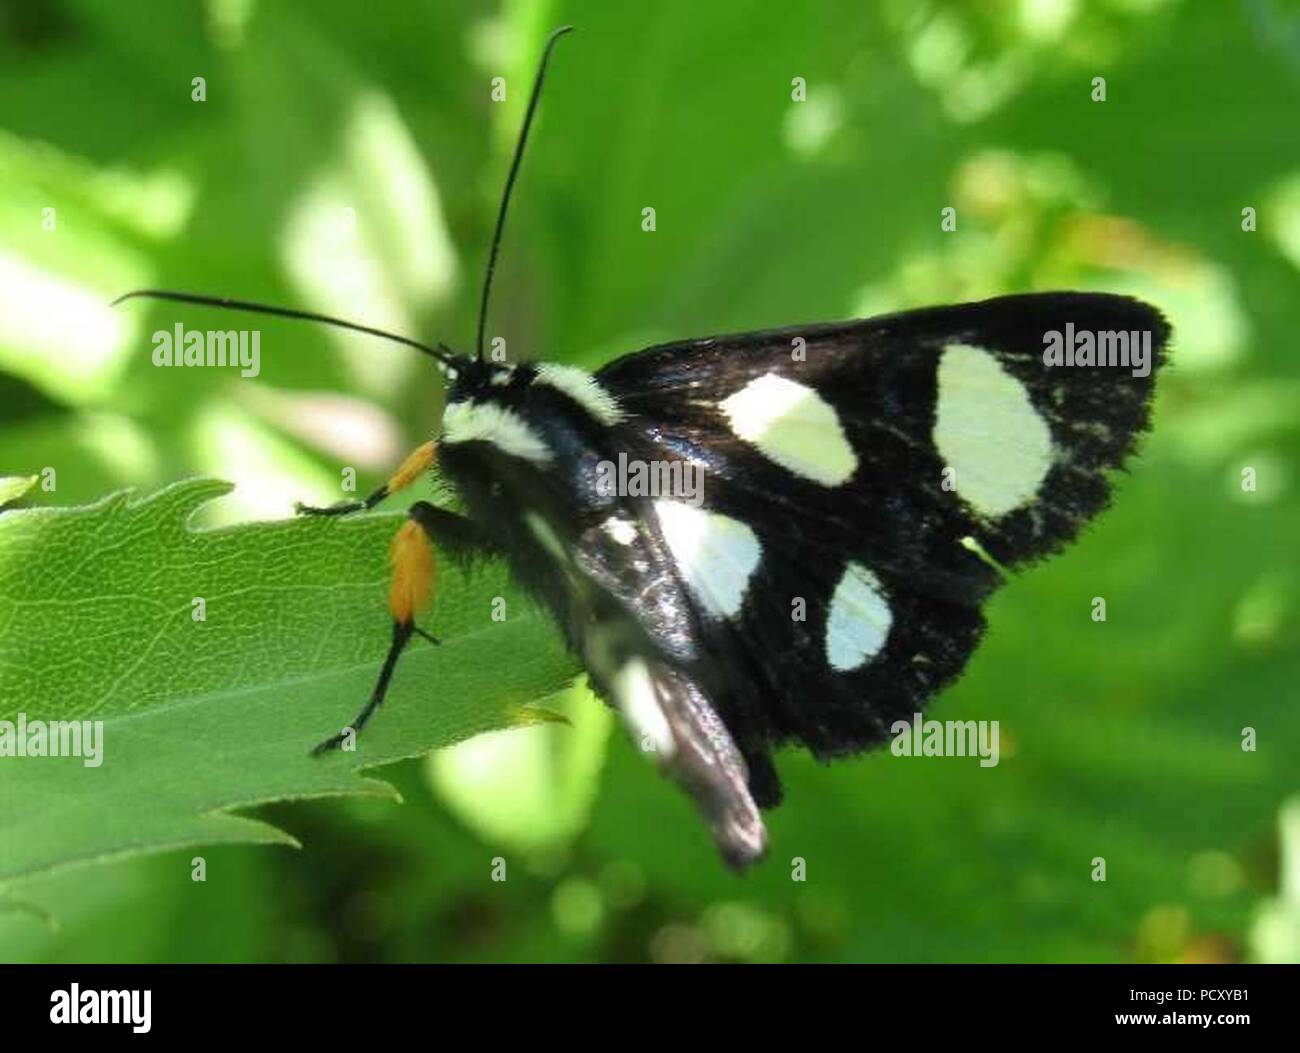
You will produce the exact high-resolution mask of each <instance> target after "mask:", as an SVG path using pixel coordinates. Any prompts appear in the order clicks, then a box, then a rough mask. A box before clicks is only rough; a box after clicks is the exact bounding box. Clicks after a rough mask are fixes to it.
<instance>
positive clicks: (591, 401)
mask: <svg viewBox="0 0 1300 1053" xmlns="http://www.w3.org/2000/svg"><path fill="white" fill-rule="evenodd" d="M533 383H534V384H547V385H549V386H550V387H553V388H555V389H556V390H557V391H562V392H564V394H566V395H568V396H569V398H571V399H573V401H574V402H576V403H578V405H580V406H581V407H582V408H583V409H585V410H586V411H587V412H588V413H590V414H591V415H592V416H593V417H594V418H595V419H596V420H598V421H600V423H601V424H604V425H605V426H606V427H609V426H610V425H614V424H617V423H618V422H619V421H621V420H622V419H623V410H622V409H621V408H620V406H619V404H618V402H617V400H615V398H614V396H613V395H611V394H610V393H609V392H608V391H606V390H605V389H604V388H603V387H601V386H600V383H599V382H598V381H597V380H596V378H595V377H593V376H592V375H591V374H590V373H588V372H587V371H586V370H585V369H579V368H578V367H577V366H566V365H561V364H560V363H557V362H543V363H542V364H541V365H539V366H538V367H537V378H536V379H535V380H534V381H533Z"/></svg>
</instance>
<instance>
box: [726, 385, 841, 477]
mask: <svg viewBox="0 0 1300 1053" xmlns="http://www.w3.org/2000/svg"><path fill="white" fill-rule="evenodd" d="M718 408H719V409H721V410H722V412H723V413H724V414H725V415H726V417H727V423H728V424H729V425H730V426H731V430H732V431H733V432H734V433H735V434H736V435H737V436H739V437H740V438H742V439H744V440H745V441H746V442H748V443H752V444H753V445H754V446H755V447H756V448H757V449H758V452H759V453H761V454H763V456H764V457H767V458H768V459H769V460H772V461H775V462H776V463H777V464H779V465H781V467H783V468H787V469H789V470H790V471H792V472H794V473H795V474H796V475H801V476H803V477H804V478H805V479H811V480H812V481H813V482H815V483H820V484H821V485H822V486H839V485H840V484H841V483H846V482H848V480H849V479H850V478H851V477H852V475H853V473H854V472H855V471H856V470H857V467H858V458H857V455H856V454H855V453H854V452H853V447H852V446H850V445H849V440H848V439H847V438H846V437H845V435H844V427H843V425H842V424H841V423H840V418H839V415H838V414H837V413H836V412H835V410H834V409H833V408H832V407H831V406H830V404H829V403H828V402H827V401H826V400H825V399H823V398H822V397H821V396H820V395H819V394H817V392H816V391H814V390H813V389H812V388H810V387H807V386H805V385H803V384H799V383H796V382H795V381H793V380H790V379H788V378H787V377H782V376H778V375H777V374H775V373H765V374H763V376H761V377H756V378H755V379H754V380H751V381H750V382H749V383H748V384H746V385H745V386H744V387H743V388H741V389H740V390H739V391H737V392H736V393H735V394H734V395H731V396H730V397H728V398H725V399H723V400H722V401H721V402H720V403H718Z"/></svg>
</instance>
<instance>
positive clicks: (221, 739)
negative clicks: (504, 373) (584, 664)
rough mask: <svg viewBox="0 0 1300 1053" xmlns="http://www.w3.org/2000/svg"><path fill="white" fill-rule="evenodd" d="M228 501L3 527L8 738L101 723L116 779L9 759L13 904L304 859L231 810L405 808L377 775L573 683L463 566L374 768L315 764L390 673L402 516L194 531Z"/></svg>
mask: <svg viewBox="0 0 1300 1053" xmlns="http://www.w3.org/2000/svg"><path fill="white" fill-rule="evenodd" d="M230 489H231V487H230V485H229V484H228V483H224V482H220V481H217V480H210V479H197V480H188V481H186V482H182V483H178V484H175V485H173V486H170V487H168V488H166V489H164V490H161V491H159V492H158V493H156V494H153V495H151V496H150V497H147V498H145V499H143V500H132V499H131V495H130V494H129V493H120V494H115V495H113V496H110V497H108V498H105V499H104V500H103V501H100V502H99V503H97V504H94V505H91V506H88V507H85V508H69V509H33V510H24V511H16V512H10V513H8V514H6V515H5V516H4V517H0V719H3V720H10V721H15V722H16V721H17V720H18V718H19V715H20V714H22V715H25V718H26V720H27V721H28V722H31V721H37V720H41V721H53V720H65V721H67V720H80V721H92V722H100V721H102V722H103V723H102V763H100V764H99V765H98V766H87V764H86V763H85V760H84V759H83V758H77V757H58V758H54V757H32V756H27V757H0V800H2V801H3V802H4V807H3V808H0V885H5V886H6V887H8V885H9V884H10V883H13V882H14V881H16V880H17V879H21V878H24V877H28V876H31V875H36V874H40V873H45V872H49V871H52V870H56V869H60V868H63V867H67V866H70V865H74V864H81V863H88V862H92V861H96V860H102V859H106V858H110V857H116V856H122V855H129V854H134V853H138V852H144V851H156V850H160V849H164V848H175V847H180V846H189V845H198V844H214V843H220V842H261V843H280V844H292V843H293V841H292V839H291V838H289V837H288V836H287V835H286V834H284V833H283V832H281V831H279V830H277V829H275V828H273V827H271V826H268V825H267V824H265V823H262V822H257V821H254V820H250V819H247V818H243V817H241V816H238V815H234V814H231V809H235V808H238V807H241V806H247V805H252V804H258V803H263V802H267V801H273V800H283V799H289V798H304V797H319V796H325V795H332V794H348V793H351V794H370V795H390V796H394V794H393V791H392V790H391V788H390V787H388V786H387V784H385V783H382V782H379V781H376V780H374V779H368V778H365V777H362V776H361V775H359V774H358V771H359V769H360V768H362V767H363V766H365V767H368V766H373V765H376V764H382V763H385V762H388V761H393V760H397V759H399V758H403V757H410V756H415V755H418V754H420V753H424V752H426V751H428V750H430V749H434V748H437V747H440V746H446V745H449V744H451V743H453V742H457V741H460V740H462V739H465V738H468V737H469V736H471V735H474V734H477V733H479V732H481V731H486V730H489V729H493V728H498V727H502V726H506V725H507V724H509V723H510V721H509V720H508V719H507V714H508V713H510V712H511V711H512V710H515V709H517V708H518V707H519V706H520V705H523V704H524V703H527V702H529V701H532V700H536V699H540V698H544V697H546V696H548V695H550V694H553V693H554V692H555V691H556V690H558V689H559V688H561V687H562V686H563V685H565V684H566V683H567V682H568V681H569V680H570V679H571V678H572V676H573V674H574V673H575V672H576V668H577V667H576V665H575V663H574V661H573V659H572V658H570V657H569V656H568V655H567V654H566V652H565V650H564V647H563V645H562V642H561V640H560V638H559V636H558V634H557V632H556V631H555V629H554V627H553V625H552V624H551V622H550V620H549V619H548V618H546V617H545V616H544V615H543V614H541V612H539V611H537V610H536V609H535V608H534V607H533V606H531V605H530V604H529V603H528V601H527V600H526V599H525V598H524V597H523V596H522V595H520V594H519V593H518V592H517V590H515V589H514V587H513V586H512V585H511V584H510V583H509V581H508V577H507V575H506V573H505V570H504V568H503V567H501V566H497V565H491V564H488V565H484V566H482V567H480V568H475V569H474V570H472V571H469V572H461V571H459V570H457V569H456V568H455V567H452V566H444V567H443V568H442V571H441V574H440V584H439V591H438V595H437V597H436V598H435V601H434V603H433V605H432V607H431V609H430V610H429V612H428V613H427V614H426V615H425V617H424V619H423V622H424V624H426V625H427V626H428V627H429V628H430V629H432V630H433V631H435V632H436V633H437V635H438V636H439V638H440V639H441V640H442V641H443V645H442V646H441V647H437V648H435V647H428V646H423V647H415V646H413V647H412V649H411V651H410V653H408V654H407V655H406V656H405V658H404V659H403V662H402V664H401V666H400V667H399V670H398V673H397V676H396V678H395V680H394V684H393V689H392V692H391V694H390V697H389V699H388V701H387V703H386V704H385V707H384V711H383V712H382V713H381V714H380V716H379V717H378V718H377V719H376V721H375V723H374V724H373V725H372V726H371V727H370V728H369V729H367V732H366V734H365V736H363V737H362V739H361V741H360V743H359V746H358V750H357V752H356V753H355V754H341V755H334V756H329V757H325V758H320V759H317V758H312V757H310V756H309V755H308V750H309V749H310V747H311V746H312V745H313V744H314V743H315V742H317V741H319V740H320V739H321V738H323V737H324V736H326V735H327V734H329V733H331V732H333V731H336V730H337V729H338V728H339V727H341V726H343V725H345V724H346V723H347V722H348V721H349V720H351V719H352V717H353V715H354V714H355V712H356V710H357V709H358V707H359V705H360V703H361V702H362V701H364V699H365V697H366V695H367V693H368V692H369V690H370V687H371V685H372V682H373V679H374V676H375V674H376V670H377V668H378V663H379V662H380V660H381V659H382V657H383V654H384V651H385V649H386V646H387V642H388V636H389V625H388V621H387V612H386V609H385V606H384V594H385V589H386V581H387V568H386V565H385V564H386V553H387V546H388V541H389V539H390V538H391V536H392V534H393V532H394V531H395V529H396V528H397V526H398V524H399V523H400V522H401V516H400V515H397V514H384V515H367V516H362V517H359V518H349V519H335V520H319V519H318V520H286V521H281V522H273V523H260V524H254V525H245V526H239V527H233V528H225V529H220V530H211V531H202V530H192V529H190V528H189V526H188V525H187V522H188V520H189V519H190V517H191V516H192V515H193V513H194V512H195V511H196V510H197V509H198V508H199V507H200V506H201V505H203V504H204V503H206V502H208V501H211V500H213V499H215V498H217V497H220V496H221V495H223V494H225V493H228V492H229V491H230ZM497 596H501V597H504V598H505V599H506V610H507V618H506V620H505V621H504V622H495V621H493V620H492V618H491V617H490V615H491V610H492V601H493V598H494V597H497ZM199 601H202V606H203V608H204V610H203V615H204V617H203V620H196V611H197V610H198V604H199ZM504 656H508V661H503V657H504Z"/></svg>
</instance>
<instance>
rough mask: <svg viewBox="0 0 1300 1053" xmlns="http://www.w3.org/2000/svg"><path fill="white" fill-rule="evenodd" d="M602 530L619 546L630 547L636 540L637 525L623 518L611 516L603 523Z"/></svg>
mask: <svg viewBox="0 0 1300 1053" xmlns="http://www.w3.org/2000/svg"><path fill="white" fill-rule="evenodd" d="M601 529H603V530H604V531H605V533H606V534H608V535H609V536H610V537H611V538H613V539H614V541H615V542H616V543H617V544H619V545H630V544H632V542H634V541H635V540H636V524H634V523H633V522H632V520H630V519H623V518H622V517H621V516H610V517H609V518H608V519H606V520H605V522H603V523H601Z"/></svg>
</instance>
